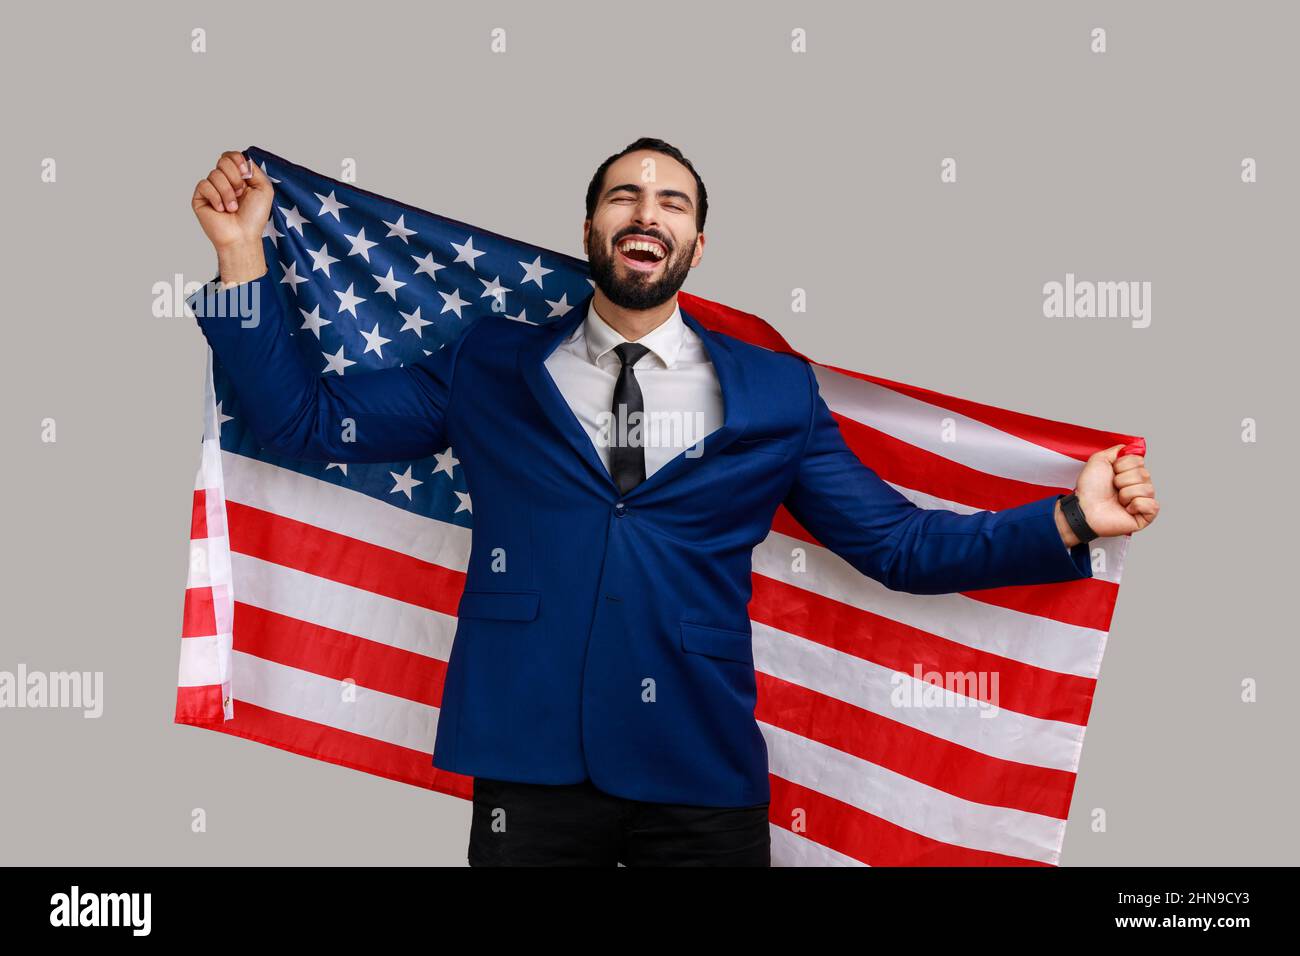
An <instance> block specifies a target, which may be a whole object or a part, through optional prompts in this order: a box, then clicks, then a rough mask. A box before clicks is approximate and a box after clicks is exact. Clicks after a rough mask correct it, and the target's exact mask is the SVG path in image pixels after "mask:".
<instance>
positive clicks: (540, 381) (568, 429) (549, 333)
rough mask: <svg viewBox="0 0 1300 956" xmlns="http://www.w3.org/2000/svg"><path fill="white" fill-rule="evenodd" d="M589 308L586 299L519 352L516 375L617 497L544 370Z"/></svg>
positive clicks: (597, 457) (615, 487) (579, 425)
mask: <svg viewBox="0 0 1300 956" xmlns="http://www.w3.org/2000/svg"><path fill="white" fill-rule="evenodd" d="M590 304H591V298H590V297H588V299H587V301H586V303H584V304H583V306H582V308H578V309H574V310H573V312H572V314H570V315H569V316H568V317H567V318H565V319H562V320H560V321H559V322H554V323H552V324H551V325H549V326H547V328H546V329H545V331H544V332H543V334H541V335H539V336H537V341H536V342H531V343H529V344H528V345H526V346H525V347H523V348H521V349H520V350H519V358H518V361H519V372H520V374H521V375H522V376H523V379H524V382H525V383H526V384H527V385H528V389H529V391H531V392H532V393H533V397H534V398H535V399H537V404H538V405H540V406H541V408H542V411H543V412H545V413H546V417H547V418H549V419H550V420H551V424H553V425H554V426H555V430H556V431H558V432H559V433H560V434H561V435H563V436H564V440H565V441H567V442H568V443H569V444H570V445H571V446H573V449H574V451H575V452H577V454H578V457H579V458H581V459H582V460H583V461H584V462H586V463H587V466H588V467H589V468H590V469H591V470H592V471H594V472H595V473H596V477H597V479H598V480H599V481H601V482H602V483H603V484H604V485H605V487H607V488H608V489H609V490H610V492H611V493H612V494H614V495H617V494H618V485H616V484H614V479H613V478H612V477H611V476H610V473H609V469H607V468H606V467H605V463H604V462H603V461H601V460H600V455H599V453H598V452H597V451H596V446H595V445H593V444H592V442H591V437H590V436H589V435H588V434H587V432H586V430H585V429H584V428H583V427H582V422H580V421H578V416H576V415H575V414H573V409H571V408H570V407H569V403H568V402H567V401H565V398H564V393H562V392H561V391H560V388H559V386H558V385H556V384H555V379H553V378H551V373H550V372H549V371H547V369H546V359H547V357H548V356H549V355H550V354H551V353H552V352H554V351H555V350H556V349H557V348H558V347H559V345H560V343H561V342H563V341H564V340H565V339H567V338H568V337H569V336H570V335H571V334H572V333H573V330H574V329H576V328H577V327H578V325H579V324H580V323H581V322H582V321H583V320H584V319H586V317H587V309H588V308H589V306H590Z"/></svg>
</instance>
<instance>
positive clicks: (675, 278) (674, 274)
mask: <svg viewBox="0 0 1300 956" xmlns="http://www.w3.org/2000/svg"><path fill="white" fill-rule="evenodd" d="M588 246H589V247H590V248H588V250H587V262H588V266H589V267H590V270H591V279H592V281H593V282H595V283H596V288H598V289H600V291H601V292H603V293H605V297H606V298H607V299H609V301H610V302H612V303H614V304H615V305H616V306H618V307H619V308H620V309H632V310H635V311H645V310H646V309H653V308H655V307H656V306H660V305H663V304H664V303H665V302H667V301H668V300H669V299H671V298H672V297H673V296H675V295H676V294H677V290H678V289H680V288H681V287H682V284H683V283H684V282H685V281H686V275H687V273H689V272H690V271H691V257H690V255H689V254H688V253H689V252H690V251H691V249H692V248H693V247H694V243H692V244H691V247H687V248H684V249H682V250H680V254H678V253H677V252H674V251H673V250H670V251H669V253H668V262H667V263H665V265H664V270H663V273H662V274H661V275H660V276H659V278H657V279H651V278H650V277H649V275H648V274H645V273H640V272H631V271H629V274H628V275H627V276H626V277H623V276H620V275H619V274H618V263H617V262H616V257H617V256H618V253H617V252H616V251H614V250H613V244H612V243H608V242H606V241H605V239H604V237H603V236H600V235H598V234H597V233H596V232H595V231H594V230H593V231H592V232H591V233H590V235H589V241H588ZM607 250H608V251H607Z"/></svg>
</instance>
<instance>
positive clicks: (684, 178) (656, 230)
mask: <svg viewBox="0 0 1300 956" xmlns="http://www.w3.org/2000/svg"><path fill="white" fill-rule="evenodd" d="M696 198H697V197H696V190H695V177H694V176H692V175H691V171H690V170H689V169H687V168H686V167H685V166H683V165H682V164H681V163H679V162H677V161H676V160H675V159H673V158H672V157H671V156H665V155H664V154H663V153H656V152H652V151H650V150H638V151H637V152H634V153H628V154H627V155H626V156H622V157H619V159H617V160H615V161H614V163H613V164H612V165H611V166H610V167H609V169H607V170H606V171H605V182H604V183H603V184H602V188H601V193H600V196H599V197H598V198H597V200H596V208H595V210H594V211H593V212H592V214H591V219H590V220H589V221H588V222H587V223H586V224H585V225H584V229H583V244H584V247H585V249H586V251H587V259H588V262H589V264H590V267H591V278H592V281H594V282H595V283H596V287H597V288H599V289H600V291H601V292H603V293H605V296H606V297H607V298H608V299H609V300H610V301H611V302H613V303H614V304H615V305H617V306H619V307H621V308H624V309H637V310H643V309H652V308H654V307H655V306H658V305H662V304H663V303H665V302H667V301H668V300H669V299H671V298H672V297H673V296H674V295H676V294H677V290H678V289H680V288H681V287H682V283H684V282H685V281H686V274H687V273H688V272H689V271H690V270H691V267H692V266H694V265H696V264H697V263H698V262H699V261H700V257H701V256H702V255H703V252H704V236H703V234H702V233H699V232H697V231H696V229H695V203H696ZM631 242H639V243H642V245H641V247H640V248H635V247H633V246H629V245H628V243H631ZM645 244H649V245H650V246H651V247H653V248H651V249H646V248H645Z"/></svg>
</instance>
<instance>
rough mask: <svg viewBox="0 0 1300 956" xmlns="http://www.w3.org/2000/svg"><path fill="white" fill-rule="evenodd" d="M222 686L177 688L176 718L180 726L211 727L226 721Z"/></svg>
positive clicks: (209, 685) (208, 685)
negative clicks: (196, 725)
mask: <svg viewBox="0 0 1300 956" xmlns="http://www.w3.org/2000/svg"><path fill="white" fill-rule="evenodd" d="M221 703H222V698H221V685H220V684H207V685H204V686H202V687H177V688H176V716H175V718H174V719H175V721H176V723H178V724H198V725H201V726H203V727H210V726H211V725H213V724H220V723H221V722H222V720H224V719H225V718H224V716H223V713H224V712H223V710H222V706H221Z"/></svg>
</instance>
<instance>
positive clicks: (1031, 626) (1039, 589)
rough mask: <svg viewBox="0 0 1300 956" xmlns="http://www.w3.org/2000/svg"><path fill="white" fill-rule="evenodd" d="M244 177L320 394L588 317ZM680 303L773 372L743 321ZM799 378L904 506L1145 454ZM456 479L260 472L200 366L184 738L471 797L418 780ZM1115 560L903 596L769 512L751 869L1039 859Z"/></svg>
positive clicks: (1095, 653)
mask: <svg viewBox="0 0 1300 956" xmlns="http://www.w3.org/2000/svg"><path fill="white" fill-rule="evenodd" d="M246 155H248V156H249V158H250V159H252V160H253V161H255V162H257V163H258V164H259V165H261V166H262V168H263V169H264V170H265V172H266V173H267V175H268V176H269V177H270V179H271V182H272V183H273V185H274V187H275V193H276V196H275V202H274V205H273V209H272V214H271V219H270V221H269V222H268V224H267V228H266V232H265V234H264V239H263V242H264V246H265V251H266V254H267V262H268V264H269V267H270V270H271V273H272V275H273V277H275V278H276V279H277V283H278V284H277V289H278V290H279V293H280V294H281V295H282V296H283V301H284V305H285V314H286V315H289V316H291V317H293V319H294V322H293V324H292V328H294V330H295V331H294V337H295V340H296V341H297V342H298V344H299V346H300V347H301V350H302V354H303V357H304V360H305V361H307V362H309V363H311V365H312V366H314V367H317V368H320V370H321V374H323V375H355V374H357V373H360V372H364V371H368V370H374V369H380V368H385V367H388V366H393V365H398V364H405V363H408V362H413V361H415V360H417V359H419V358H420V357H421V356H423V355H427V354H431V353H432V352H433V351H434V350H436V349H438V348H440V347H442V346H443V345H445V344H446V343H448V342H450V341H452V340H454V339H455V338H456V337H457V336H458V335H460V334H461V333H462V332H463V331H464V329H465V328H466V327H468V325H470V324H471V323H473V322H476V321H479V320H480V319H482V320H483V321H489V322H504V321H519V322H534V323H545V322H550V321H553V320H555V319H558V318H560V317H562V316H563V315H564V314H565V313H566V312H568V311H569V310H570V309H573V308H575V307H579V306H581V305H582V303H583V301H584V300H585V299H586V298H587V297H588V296H590V294H591V290H592V284H591V282H590V280H589V279H588V271H587V265H586V263H585V262H583V261H582V260H579V259H575V258H573V257H570V256H566V255H561V254H559V253H555V252H551V251H550V250H547V249H542V248H540V247H537V246H533V245H529V244H528V243H524V242H520V241H518V240H514V239H509V238H507V237H505V236H502V235H499V234H496V233H493V232H489V231H488V230H486V229H481V228H479V227H476V226H471V225H468V224H466V223H461V222H456V221H453V220H449V219H447V218H445V217H442V216H437V215H434V214H432V213H429V212H425V211H423V210H420V209H417V208H415V207H413V206H410V205H407V204H404V203H401V202H398V201H396V200H392V199H388V198H386V197H383V196H380V195H377V194H375V193H372V192H368V191H366V190H363V189H360V188H358V187H357V186H355V185H351V184H347V183H344V182H340V181H337V180H334V179H331V178H328V177H326V176H323V175H320V174H319V173H316V172H313V171H311V170H309V169H306V168H304V167H302V166H299V165H296V164H294V163H291V162H289V161H287V160H285V159H282V158H281V157H279V156H276V155H274V154H272V153H269V152H267V151H266V150H263V149H260V148H258V147H250V148H249V149H248V150H246ZM197 295H198V293H196V294H195V296H191V298H190V299H189V300H187V302H188V304H189V305H190V307H191V309H192V308H193V305H194V301H195V297H196V296H197ZM680 302H681V305H682V308H684V309H685V310H686V311H688V312H689V313H690V314H691V315H693V316H695V317H696V318H697V319H699V320H700V321H701V322H702V323H703V324H704V325H705V326H707V327H709V328H711V329H714V330H716V331H719V332H724V333H726V334H728V335H732V336H735V337H737V338H740V339H744V340H746V341H748V342H752V343H755V344H757V345H762V346H764V347H766V348H769V349H775V350H780V351H786V352H794V350H793V349H792V348H791V347H790V346H789V344H788V343H786V341H785V340H784V339H783V338H782V337H781V335H780V334H779V333H778V332H777V331H776V330H775V329H773V328H772V327H771V326H770V325H768V324H767V323H766V322H764V321H763V320H762V319H760V318H758V317H757V316H754V315H750V314H748V313H744V312H740V311H738V310H735V309H732V308H728V307H727V306H725V305H720V304H718V303H716V302H711V301H709V300H706V299H702V298H699V297H697V296H694V295H689V294H686V293H682V294H681V297H680ZM298 321H300V322H301V325H300V326H299V325H298V324H297V322H298ZM796 354H797V353H796ZM805 358H806V356H805ZM809 361H812V360H811V359H809ZM813 366H814V370H815V373H816V375H817V378H818V381H819V384H820V388H821V394H822V396H823V397H824V398H825V400H826V402H827V404H828V405H829V406H830V408H831V410H832V412H833V413H834V414H835V416H836V417H837V419H838V421H839V424H840V427H841V430H842V432H843V434H844V437H845V439H846V441H847V443H848V444H849V446H850V447H851V448H852V449H853V450H854V452H855V453H856V454H857V455H858V456H859V458H860V459H861V460H862V461H863V462H865V463H867V464H869V465H870V467H871V468H873V469H874V470H875V471H876V473H877V474H879V475H880V477H882V478H883V479H885V480H886V481H888V482H889V483H890V484H892V485H893V486H894V487H896V488H897V489H898V490H899V491H900V492H901V493H902V494H904V495H905V496H907V497H908V498H909V499H911V500H912V501H913V502H915V503H916V504H918V505H920V506H922V507H926V508H948V509H951V510H954V511H958V512H965V513H969V512H973V511H979V510H983V509H991V510H1000V509H1002V508H1007V507H1013V506H1016V505H1019V504H1024V503H1026V502H1028V501H1031V500H1034V499H1037V498H1041V497H1043V496H1045V495H1049V494H1052V493H1054V492H1064V491H1068V490H1069V489H1070V488H1071V487H1072V485H1073V483H1074V480H1075V477H1076V476H1077V474H1078V470H1079V468H1080V467H1081V465H1082V463H1083V461H1084V460H1085V459H1086V458H1087V457H1088V456H1089V455H1090V454H1092V453H1093V452H1095V451H1098V450H1100V449H1102V448H1106V447H1108V446H1111V445H1115V444H1118V443H1121V442H1123V443H1126V444H1131V445H1134V446H1136V448H1137V450H1139V451H1144V450H1145V445H1144V443H1143V441H1142V439H1141V438H1138V437H1136V436H1132V435H1123V434H1118V433H1113V432H1108V431H1101V430H1097V429H1092V428H1084V427H1080V426H1076V425H1068V424H1064V423H1061V422H1055V421H1049V420H1046V419H1042V418H1037V417H1034V416H1031V415H1025V414H1020V413H1017V412H1012V411H1007V410H1004V409H1000V408H995V407H993V406H989V405H983V404H979V403H977V402H972V401H967V400H964V399H959V398H954V397H951V396H948V395H943V394H940V393H937V392H933V391H929V390H927V389H923V388H917V387H914V386H910V385H904V384H902V383H899V382H892V381H888V380H885V379H882V378H878V377H876V376H872V375H867V374H863V373H859V372H854V371H849V370H847V369H842V368H837V367H835V366H832V365H826V364H822V363H818V362H815V361H814V362H813ZM953 436H960V440H953ZM462 471H463V469H461V468H460V467H459V462H458V461H457V460H456V458H455V449H453V448H448V449H446V450H444V451H443V452H440V453H437V454H435V455H433V456H431V457H430V458H428V459H426V460H422V461H413V462H393V463H389V464H355V463H354V464H344V463H317V462H306V461H296V460H290V459H285V458H281V457H278V456H276V455H274V454H272V453H269V452H265V451H263V450H262V449H261V448H260V447H259V445H258V443H257V441H256V440H255V439H254V438H253V436H252V434H251V433H250V432H249V431H248V430H247V429H246V428H245V426H244V423H243V421H242V416H241V413H240V400H239V396H238V395H236V394H234V392H233V390H232V389H231V387H230V383H229V381H228V380H227V378H226V376H225V375H224V373H223V370H222V368H221V365H220V363H219V361H218V360H217V359H216V358H215V356H213V355H212V353H211V352H210V351H209V353H208V368H207V375H206V381H205V389H204V431H203V443H202V454H201V461H200V465H199V469H198V473H197V476H196V480H195V485H194V498H193V512H192V517H191V527H190V544H191V547H190V565H189V574H188V580H187V586H186V591H185V602H184V613H183V625H182V640H181V653H180V674H179V686H178V692H177V701H176V713H175V720H176V722H177V723H182V724H191V725H194V726H199V727H206V728H208V729H212V730H218V731H221V732H223V733H227V734H233V735H236V736H240V737H245V738H248V739H250V740H256V741H260V742H261V743H265V744H270V745H271V746H274V747H278V748H281V749H284V750H288V751H292V752H294V753H298V754H302V755H304V756H308V757H313V758H315V759H318V760H324V761H329V762H331V763H335V764H339V765H341V766H346V767H351V768H354V769H356V770H363V771H365V772H367V773H371V774H376V775H379V776H383V777H388V778H390V779H393V780H399V781H402V782H403V783H409V784H412V785H415V786H419V787H425V788H428V789H432V790H437V791H440V792H444V793H449V794H453V795H456V796H460V797H466V798H468V797H469V796H470V795H471V793H472V789H471V787H472V781H471V780H470V779H469V778H467V777H463V776H460V775H457V774H451V773H447V772H445V771H440V770H438V769H437V768H435V767H433V766H432V764H431V757H432V747H433V741H434V730H435V727H436V724H437V720H438V706H439V701H440V699H441V695H442V684H443V677H444V672H445V669H446V662H447V658H448V655H449V653H450V649H451V642H452V637H453V635H454V633H455V628H456V619H455V613H456V609H457V605H458V600H459V597H460V593H461V591H462V589H463V587H464V578H465V568H466V563H467V560H468V557H469V550H470V533H471V528H472V521H473V518H472V515H473V510H472V509H473V503H472V501H471V500H470V497H469V494H468V489H467V485H466V482H465V476H464V475H463V473H462ZM1128 541H1129V539H1128V538H1127V537H1122V538H1114V539H1105V540H1098V541H1094V542H1093V543H1092V555H1093V576H1092V577H1091V578H1089V579H1086V580H1078V581H1069V582H1062V583H1058V584H1050V585H1037V586H1033V587H1008V588H997V589H990V590H982V591H974V592H970V593H965V594H943V595H913V594H905V593H901V592H895V591H890V590H888V589H886V588H885V587H883V586H882V585H880V584H879V583H878V582H876V581H874V580H871V579H870V578H867V577H865V576H863V575H862V574H860V573H859V572H858V571H856V570H854V569H853V568H852V567H850V566H849V565H848V563H847V562H845V561H843V560H842V559H840V558H839V557H837V556H836V555H835V554H833V553H832V552H830V551H829V550H827V549H826V548H824V547H822V546H821V545H820V544H819V543H818V542H817V541H816V540H814V539H813V538H812V536H810V535H809V534H808V533H807V532H806V531H805V530H804V529H803V528H802V527H801V526H800V525H799V524H798V523H797V522H796V521H795V520H794V518H793V517H791V516H790V514H789V513H787V512H786V511H785V509H784V508H782V509H779V510H778V513H777V517H776V519H775V521H774V523H773V526H772V530H771V532H770V534H769V535H768V537H767V539H766V540H765V541H764V542H763V543H762V544H761V545H759V546H758V547H757V548H756V549H755V550H754V555H753V562H754V577H753V600H752V602H751V604H750V608H749V611H750V618H751V620H752V622H753V634H754V658H755V666H756V670H757V677H758V706H757V709H756V712H755V716H756V717H757V719H758V720H759V722H760V726H761V728H762V730H763V733H764V736H765V738H766V741H767V745H768V757H769V768H770V773H771V785H772V804H771V812H770V821H771V827H772V841H773V842H772V857H773V863H774V864H776V865H832V866H839V865H847V866H857V865H863V864H867V865H941V866H987V865H1024V866H1041V865H1056V864H1057V863H1059V858H1060V853H1061V847H1062V843H1063V840H1064V836H1065V826H1066V820H1067V818H1068V816H1069V810H1070V799H1071V795H1072V794H1073V791H1074V785H1075V779H1076V775H1077V773H1078V768H1079V758H1080V753H1081V750H1082V746H1083V738H1084V732H1085V730H1086V728H1087V725H1088V717H1089V713H1090V711H1091V707H1092V700H1093V694H1094V692H1095V689H1096V685H1097V679H1098V674H1099V670H1100V667H1101V660H1102V654H1103V651H1104V650H1105V646H1106V637H1107V633H1108V631H1109V629H1110V622H1111V618H1112V615H1113V613H1114V609H1115V601H1116V598H1117V596H1118V593H1119V584H1120V575H1121V572H1122V570H1123V565H1124V557H1125V550H1126V548H1127V545H1128ZM792 556H793V558H794V559H795V560H792ZM796 566H797V567H798V570H797V571H796V570H792V568H795V567H796Z"/></svg>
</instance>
